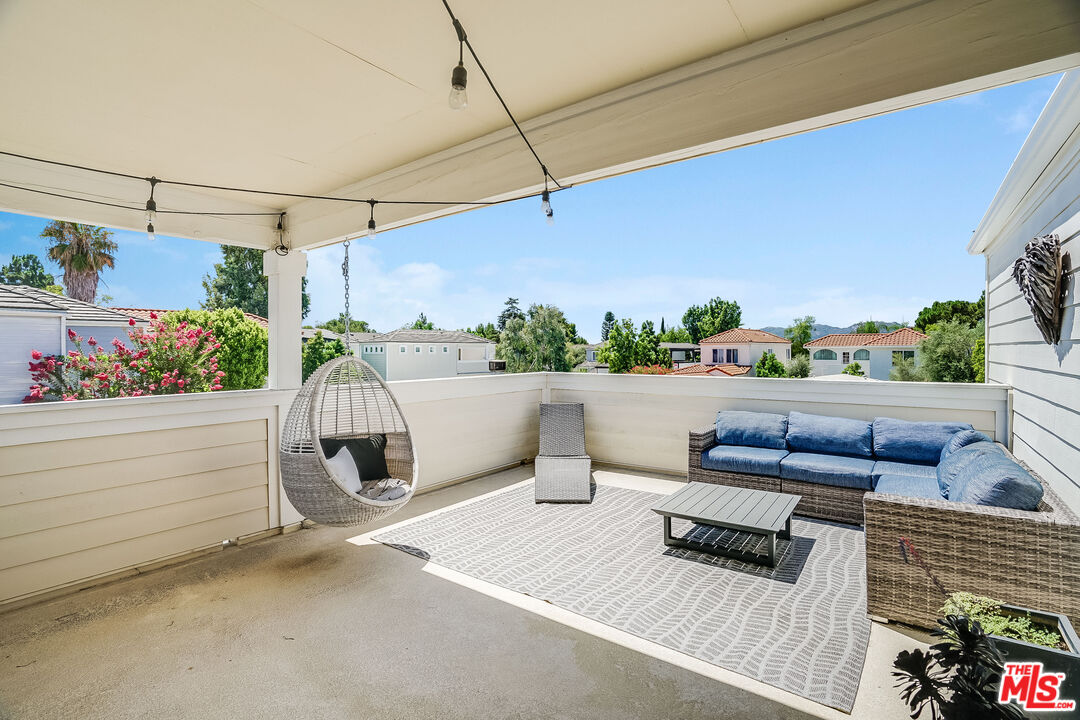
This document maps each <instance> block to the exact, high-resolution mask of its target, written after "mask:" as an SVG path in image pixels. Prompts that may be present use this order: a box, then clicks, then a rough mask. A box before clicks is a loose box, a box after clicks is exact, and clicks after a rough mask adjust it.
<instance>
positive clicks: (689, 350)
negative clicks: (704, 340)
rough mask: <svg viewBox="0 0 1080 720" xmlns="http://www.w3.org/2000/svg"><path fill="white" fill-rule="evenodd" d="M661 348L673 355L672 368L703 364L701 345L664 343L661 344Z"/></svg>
mask: <svg viewBox="0 0 1080 720" xmlns="http://www.w3.org/2000/svg"><path fill="white" fill-rule="evenodd" d="M660 347H662V348H664V349H665V350H667V351H668V352H670V353H671V364H672V367H676V368H679V367H683V366H685V365H689V364H693V363H697V362H701V346H700V345H695V344H694V343H671V342H662V343H660Z"/></svg>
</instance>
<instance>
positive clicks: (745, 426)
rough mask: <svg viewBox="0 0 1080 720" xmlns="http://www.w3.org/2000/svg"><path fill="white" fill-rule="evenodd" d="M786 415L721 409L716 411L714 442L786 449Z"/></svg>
mask: <svg viewBox="0 0 1080 720" xmlns="http://www.w3.org/2000/svg"><path fill="white" fill-rule="evenodd" d="M787 429H788V421H787V416H786V415H776V414H774V413H762V412H745V411H742V410H721V411H720V412H718V413H716V442H718V443H720V444H721V445H742V446H746V447H759V448H774V449H776V450H787V440H786V438H787Z"/></svg>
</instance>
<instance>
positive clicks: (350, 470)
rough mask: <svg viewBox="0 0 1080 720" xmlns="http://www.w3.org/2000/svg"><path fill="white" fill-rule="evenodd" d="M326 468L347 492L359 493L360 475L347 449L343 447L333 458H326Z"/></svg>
mask: <svg viewBox="0 0 1080 720" xmlns="http://www.w3.org/2000/svg"><path fill="white" fill-rule="evenodd" d="M326 466H327V467H329V468H330V472H332V473H334V476H335V477H336V478H337V480H338V482H340V483H341V484H342V485H344V486H345V488H346V489H347V490H348V491H349V492H353V493H358V492H360V489H361V484H360V473H359V472H357V470H356V462H355V461H354V460H353V456H352V454H351V453H350V452H349V450H348V448H344V447H343V448H341V449H340V450H338V451H337V454H336V455H334V457H329V458H326Z"/></svg>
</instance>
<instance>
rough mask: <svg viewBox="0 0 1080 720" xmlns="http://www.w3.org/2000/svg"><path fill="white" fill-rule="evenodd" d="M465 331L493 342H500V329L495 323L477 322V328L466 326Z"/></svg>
mask: <svg viewBox="0 0 1080 720" xmlns="http://www.w3.org/2000/svg"><path fill="white" fill-rule="evenodd" d="M465 332H467V333H470V334H472V335H476V336H477V337H482V338H485V339H487V340H491V341H492V342H499V331H498V329H496V327H495V323H487V324H485V323H477V324H476V327H475V328H465Z"/></svg>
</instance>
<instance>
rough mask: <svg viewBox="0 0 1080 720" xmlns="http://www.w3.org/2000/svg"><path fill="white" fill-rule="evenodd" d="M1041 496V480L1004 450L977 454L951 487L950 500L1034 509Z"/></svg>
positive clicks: (1017, 508)
mask: <svg viewBox="0 0 1080 720" xmlns="http://www.w3.org/2000/svg"><path fill="white" fill-rule="evenodd" d="M960 452H963V451H960ZM956 454H959V453H956ZM1042 496H1043V486H1042V484H1041V483H1039V481H1038V480H1036V479H1035V478H1033V477H1032V476H1031V473H1029V472H1028V471H1027V470H1025V469H1024V468H1022V467H1021V466H1020V464H1019V463H1017V462H1016V461H1015V460H1012V459H1011V458H1009V457H1006V456H1005V454H1004V453H980V454H978V455H976V456H975V457H974V458H973V459H972V460H971V462H969V463H967V464H966V465H965V466H964V469H963V470H962V471H961V477H960V478H958V480H957V482H955V483H954V484H953V486H952V488H951V489H950V491H949V499H950V500H956V501H957V502H965V503H974V504H975V505H992V506H994V507H1003V508H1012V509H1014V510H1035V509H1037V508H1038V507H1039V501H1040V500H1042Z"/></svg>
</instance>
